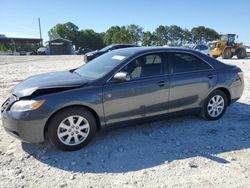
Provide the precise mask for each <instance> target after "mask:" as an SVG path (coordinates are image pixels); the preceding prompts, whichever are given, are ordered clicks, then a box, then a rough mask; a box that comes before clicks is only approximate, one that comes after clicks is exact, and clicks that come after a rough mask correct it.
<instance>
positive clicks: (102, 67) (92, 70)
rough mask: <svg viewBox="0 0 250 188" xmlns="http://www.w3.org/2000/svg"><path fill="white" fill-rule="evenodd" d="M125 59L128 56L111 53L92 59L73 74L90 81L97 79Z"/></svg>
mask: <svg viewBox="0 0 250 188" xmlns="http://www.w3.org/2000/svg"><path fill="white" fill-rule="evenodd" d="M127 57H128V54H125V53H117V52H115V51H112V52H109V53H106V54H104V55H101V56H99V57H97V58H95V59H93V60H92V61H90V62H89V63H87V64H85V65H83V66H81V67H79V68H78V69H76V70H75V71H74V72H75V73H77V74H79V75H81V76H84V77H86V78H87V79H90V80H95V79H99V78H101V77H103V76H104V75H106V74H108V73H109V72H110V71H111V70H113V69H114V68H115V67H116V66H118V65H119V64H120V63H122V62H123V61H124V60H125V59H126V58H127Z"/></svg>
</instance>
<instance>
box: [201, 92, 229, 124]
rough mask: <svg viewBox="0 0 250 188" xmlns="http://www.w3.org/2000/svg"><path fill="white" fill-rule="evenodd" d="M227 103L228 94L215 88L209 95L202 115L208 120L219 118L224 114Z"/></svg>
mask: <svg viewBox="0 0 250 188" xmlns="http://www.w3.org/2000/svg"><path fill="white" fill-rule="evenodd" d="M213 103H214V104H213ZM222 103H223V104H222ZM217 104H218V105H217ZM227 104H228V99H227V96H226V94H225V93H224V92H223V91H221V90H215V91H213V92H212V93H211V94H210V95H209V96H208V97H207V99H206V101H205V103H204V106H203V109H202V114H201V115H202V117H203V118H204V119H206V120H212V121H213V120H218V119H220V118H221V117H222V116H223V115H224V113H225V111H226V108H227Z"/></svg>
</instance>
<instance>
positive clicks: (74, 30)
mask: <svg viewBox="0 0 250 188" xmlns="http://www.w3.org/2000/svg"><path fill="white" fill-rule="evenodd" d="M48 34H49V38H50V40H52V39H56V38H59V37H61V38H65V39H68V40H71V41H72V42H73V44H77V41H78V37H79V35H78V34H79V28H78V27H77V26H76V25H75V24H73V23H72V22H67V23H64V24H57V25H56V26H54V27H53V28H52V29H50V30H49V32H48Z"/></svg>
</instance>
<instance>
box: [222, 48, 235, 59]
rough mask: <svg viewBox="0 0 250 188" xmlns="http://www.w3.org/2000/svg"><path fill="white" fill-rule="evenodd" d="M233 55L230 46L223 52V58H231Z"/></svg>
mask: <svg viewBox="0 0 250 188" xmlns="http://www.w3.org/2000/svg"><path fill="white" fill-rule="evenodd" d="M232 57H233V53H232V51H231V48H230V47H227V48H225V49H224V51H223V53H222V58H223V59H231V58H232Z"/></svg>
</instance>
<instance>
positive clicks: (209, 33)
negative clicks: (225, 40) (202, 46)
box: [205, 28, 220, 42]
mask: <svg viewBox="0 0 250 188" xmlns="http://www.w3.org/2000/svg"><path fill="white" fill-rule="evenodd" d="M219 36H220V35H219V33H217V32H216V31H215V30H214V29H211V28H206V36H205V41H206V42H209V41H213V40H216V39H218V38H219Z"/></svg>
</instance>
